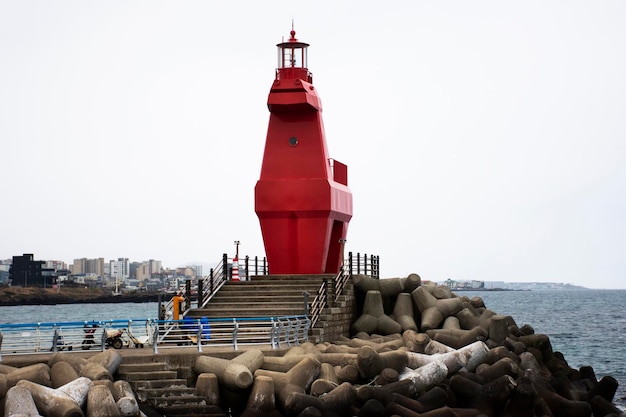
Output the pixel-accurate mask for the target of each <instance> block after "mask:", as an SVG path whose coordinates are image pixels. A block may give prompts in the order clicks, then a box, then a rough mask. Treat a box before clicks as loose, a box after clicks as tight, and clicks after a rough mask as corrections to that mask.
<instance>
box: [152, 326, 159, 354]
mask: <svg viewBox="0 0 626 417" xmlns="http://www.w3.org/2000/svg"><path fill="white" fill-rule="evenodd" d="M158 344H159V322H158V321H157V322H156V323H155V324H154V333H152V352H153V353H154V354H155V355H156V354H157V353H159V348H158Z"/></svg>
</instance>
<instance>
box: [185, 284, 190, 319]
mask: <svg viewBox="0 0 626 417" xmlns="http://www.w3.org/2000/svg"><path fill="white" fill-rule="evenodd" d="M190 309H191V280H190V279H188V280H186V281H185V311H187V310H190Z"/></svg>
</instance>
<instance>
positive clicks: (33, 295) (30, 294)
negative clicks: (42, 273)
mask: <svg viewBox="0 0 626 417" xmlns="http://www.w3.org/2000/svg"><path fill="white" fill-rule="evenodd" d="M159 295H163V294H162V293H158V292H145V291H134V292H130V293H122V294H120V295H113V293H112V292H111V291H106V290H103V289H101V288H61V290H57V289H52V288H30V287H29V288H21V287H0V306H22V305H55V304H84V303H148V302H155V301H158V300H159ZM167 298H168V297H167V296H164V297H163V300H167Z"/></svg>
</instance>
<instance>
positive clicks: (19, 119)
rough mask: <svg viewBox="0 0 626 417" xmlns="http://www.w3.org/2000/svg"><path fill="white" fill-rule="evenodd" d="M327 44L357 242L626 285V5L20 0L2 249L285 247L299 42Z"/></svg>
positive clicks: (332, 103)
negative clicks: (283, 68) (275, 135)
mask: <svg viewBox="0 0 626 417" xmlns="http://www.w3.org/2000/svg"><path fill="white" fill-rule="evenodd" d="M292 18H293V19H294V20H295V29H296V31H297V35H296V36H297V38H298V39H300V40H301V41H304V42H308V43H310V44H311V47H310V48H309V69H310V70H311V71H312V72H313V77H314V78H313V80H314V84H315V86H316V87H317V90H318V92H319V94H320V96H321V98H322V101H323V105H324V112H323V117H324V124H325V128H326V138H327V141H328V147H329V151H330V155H331V157H332V158H334V159H336V160H338V161H341V162H343V163H345V164H347V165H348V169H349V186H350V188H351V190H352V193H353V195H354V216H353V218H352V221H351V222H350V226H349V230H348V242H347V245H346V250H347V251H353V252H361V253H368V254H371V253H373V254H378V255H380V262H381V273H382V276H383V277H395V276H406V275H407V274H409V273H412V272H415V273H418V274H420V275H421V276H422V278H423V279H429V280H435V281H440V280H445V279H447V278H452V279H477V280H489V281H492V280H503V281H547V282H567V283H574V284H579V285H584V286H587V287H592V288H626V256H625V255H626V192H625V191H626V164H624V161H625V159H626V140H625V139H626V76H625V74H626V54H625V52H624V51H626V45H625V44H626V24H625V23H624V22H626V2H624V1H619V0H615V1H577V0H567V1H525V2H508V1H478V2H476V1H466V0H460V1H445V2H443V1H428V2H426V1H403V2H399V1H391V2H380V1H376V2H372V1H341V2H337V1H315V2H311V1H306V2H303V1H293V0H292V1H257V0H250V1H233V2H210V1H175V2H174V1H159V0H150V1H106V2H104V1H100V2H95V1H83V0H80V1H65V0H58V1H9V0H0V145H1V147H0V155H1V157H0V178H2V204H0V219H1V221H2V224H1V236H0V258H2V259H6V258H10V257H11V256H13V255H20V254H22V253H34V254H35V258H36V259H42V260H64V261H66V262H68V263H71V262H72V260H73V259H74V258H82V257H86V258H96V257H104V258H105V259H107V260H109V259H113V258H118V257H127V258H129V259H130V260H131V261H143V260H147V259H158V260H161V261H163V265H164V266H168V267H175V266H180V265H183V264H185V263H188V262H192V261H193V262H206V263H211V262H217V261H219V259H220V257H221V254H222V253H224V252H228V253H229V255H230V256H232V255H233V252H234V245H233V241H234V240H240V241H241V250H240V252H241V254H243V255H250V256H254V255H258V256H263V255H264V249H263V241H262V237H261V231H260V227H259V223H258V219H257V217H256V214H255V213H254V186H255V184H256V181H257V180H258V178H259V174H260V168H261V160H262V156H263V147H264V143H265V135H266V131H267V122H268V119H269V113H268V110H267V106H266V100H267V94H268V93H269V89H270V86H271V84H272V81H273V79H274V70H275V67H276V46H275V45H276V44H277V43H279V42H280V41H281V39H283V37H284V38H285V39H287V37H288V35H289V30H290V29H291V21H292Z"/></svg>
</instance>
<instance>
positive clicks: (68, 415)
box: [16, 380, 84, 417]
mask: <svg viewBox="0 0 626 417" xmlns="http://www.w3.org/2000/svg"><path fill="white" fill-rule="evenodd" d="M16 386H18V387H23V388H24V389H27V390H28V391H29V392H30V395H31V396H32V398H33V400H34V401H35V404H36V405H37V409H38V410H39V411H40V413H41V414H42V415H44V416H45V417H84V414H83V411H82V409H81V408H80V406H79V405H78V404H77V403H76V401H74V400H73V399H72V397H70V396H69V395H67V394H66V393H64V392H62V391H60V390H58V389H54V388H50V387H46V386H43V385H40V384H37V383H34V382H31V381H28V380H21V381H19V382H18V383H17V385H16Z"/></svg>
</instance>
